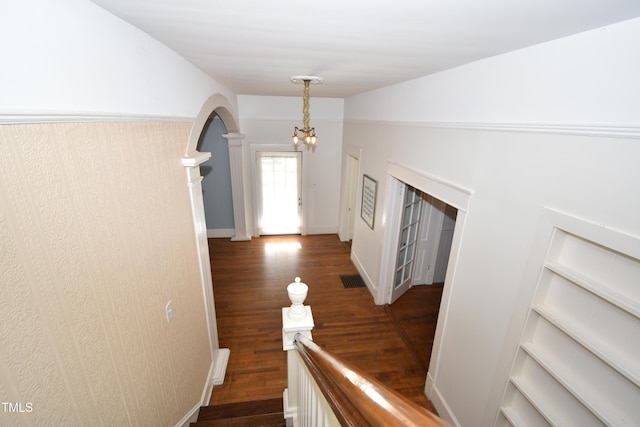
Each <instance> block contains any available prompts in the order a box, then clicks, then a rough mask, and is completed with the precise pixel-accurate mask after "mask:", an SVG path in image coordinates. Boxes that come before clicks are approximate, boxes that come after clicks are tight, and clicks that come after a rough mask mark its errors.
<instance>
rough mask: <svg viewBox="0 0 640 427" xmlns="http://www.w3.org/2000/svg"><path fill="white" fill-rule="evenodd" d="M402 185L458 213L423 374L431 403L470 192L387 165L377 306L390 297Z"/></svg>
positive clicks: (454, 185) (384, 302) (386, 302)
mask: <svg viewBox="0 0 640 427" xmlns="http://www.w3.org/2000/svg"><path fill="white" fill-rule="evenodd" d="M405 184H409V185H411V186H412V187H415V188H417V189H418V190H421V191H422V192H423V193H426V194H428V195H430V196H432V197H434V198H436V199H438V200H441V201H443V202H444V203H446V204H448V205H450V206H452V207H454V208H456V209H457V210H458V216H457V217H456V225H455V228H454V232H453V241H452V243H451V254H450V257H449V262H448V265H447V275H446V278H445V283H444V288H443V291H442V300H441V303H440V310H439V312H438V320H437V325H436V334H435V337H434V340H433V350H432V352H431V361H430V363H429V372H427V379H426V383H425V388H424V391H425V395H426V396H427V398H429V399H430V400H432V401H433V400H434V398H437V396H433V392H434V385H435V383H436V380H437V378H438V374H439V371H440V357H441V352H442V337H443V336H444V334H445V332H446V330H447V327H448V322H447V320H448V308H449V300H450V298H451V292H452V289H453V288H454V286H455V280H456V268H455V267H456V263H457V261H458V256H459V254H460V249H461V247H462V234H463V230H464V223H465V220H466V217H467V212H468V210H469V204H470V202H471V196H472V194H473V192H472V191H471V190H469V189H467V188H464V187H461V186H459V185H457V184H454V183H452V182H450V181H447V180H444V179H441V178H439V177H436V176H433V175H427V174H424V173H422V172H418V171H416V170H415V169H412V168H409V167H406V166H404V165H401V164H398V163H395V162H388V163H387V187H386V188H387V190H386V198H385V206H384V212H383V215H384V216H385V217H386V223H385V229H384V237H383V246H382V257H381V263H380V264H381V265H380V273H379V276H378V277H379V278H380V280H379V284H378V292H377V294H376V295H374V299H375V302H376V304H379V305H382V304H388V301H389V298H390V297H391V287H392V286H393V274H394V271H395V268H394V267H395V261H396V260H395V256H394V253H395V252H396V250H397V245H398V232H399V224H400V214H401V212H402V208H401V207H402V199H401V198H399V194H398V193H401V192H399V191H398V189H399V188H400V186H404V185H405ZM436 400H437V399H436Z"/></svg>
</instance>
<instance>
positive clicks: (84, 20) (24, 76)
mask: <svg viewBox="0 0 640 427" xmlns="http://www.w3.org/2000/svg"><path fill="white" fill-rule="evenodd" d="M0 52H2V67H0V93H2V97H0V117H1V116H5V117H4V118H2V120H10V119H11V117H6V116H22V120H25V119H27V117H25V116H28V115H36V116H61V115H65V116H70V115H80V116H87V115H97V116H103V115H104V116H114V115H115V116H131V115H132V116H156V117H158V116H160V117H175V118H181V119H183V118H188V119H192V118H194V117H195V116H196V115H197V114H198V112H199V109H200V107H201V106H202V104H203V102H204V101H205V100H206V99H207V98H208V97H209V96H210V95H212V94H213V93H221V94H223V95H225V96H226V98H227V99H229V100H230V102H232V103H234V105H235V95H234V94H233V93H232V92H230V91H229V90H228V89H226V88H225V87H224V86H222V85H220V84H218V83H217V82H216V81H214V80H213V79H211V78H210V77H209V76H207V75H206V74H204V73H203V72H202V71H200V70H199V69H197V68H196V67H194V66H193V65H192V64H191V63H189V62H188V61H186V60H185V59H184V58H182V57H180V56H179V55H178V54H177V53H175V52H174V51H172V50H170V49H169V48H167V47H166V46H164V45H162V44H160V43H159V42H158V41H156V40H155V39H153V38H151V37H149V36H148V35H147V34H145V33H143V32H142V31H140V30H138V29H136V28H134V27H132V26H131V25H129V24H128V23H126V22H124V21H122V20H120V19H119V18H116V17H114V16H113V15H111V14H110V13H109V12H107V11H105V10H103V9H101V8H99V7H98V6H96V5H95V4H94V3H91V2H89V1H86V0H56V1H55V2H52V1H47V0H23V1H9V2H6V1H5V2H2V4H1V5H0Z"/></svg>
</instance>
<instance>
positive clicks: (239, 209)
mask: <svg viewBox="0 0 640 427" xmlns="http://www.w3.org/2000/svg"><path fill="white" fill-rule="evenodd" d="M222 137H223V138H226V139H227V142H228V144H229V169H230V171H231V196H232V199H233V221H234V227H235V235H234V236H233V237H232V238H231V240H251V233H250V232H249V231H248V229H247V225H248V223H249V221H248V220H247V209H246V205H245V203H246V199H247V198H246V197H245V190H246V184H247V182H246V180H245V170H244V161H243V159H244V156H243V152H244V150H243V143H242V140H243V139H244V135H243V134H241V133H226V134H224V135H222Z"/></svg>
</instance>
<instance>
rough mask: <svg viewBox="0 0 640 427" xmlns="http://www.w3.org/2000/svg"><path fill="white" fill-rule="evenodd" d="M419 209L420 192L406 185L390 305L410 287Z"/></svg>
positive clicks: (420, 202) (420, 203) (420, 201)
mask: <svg viewBox="0 0 640 427" xmlns="http://www.w3.org/2000/svg"><path fill="white" fill-rule="evenodd" d="M421 207H422V192H421V191H420V190H418V189H416V188H413V187H411V186H409V185H406V186H405V189H404V202H403V206H402V222H401V224H400V236H399V241H398V254H397V257H396V270H395V278H394V281H393V290H392V291H391V302H392V303H393V302H394V301H395V300H397V299H398V298H400V296H401V295H402V294H403V293H405V292H406V291H407V290H408V289H409V288H410V287H411V272H412V269H413V259H414V255H415V252H416V247H417V239H418V228H419V227H420V209H421Z"/></svg>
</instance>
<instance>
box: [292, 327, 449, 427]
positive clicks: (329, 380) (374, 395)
mask: <svg viewBox="0 0 640 427" xmlns="http://www.w3.org/2000/svg"><path fill="white" fill-rule="evenodd" d="M293 344H294V347H295V348H296V350H297V351H298V353H299V354H300V356H301V357H302V360H304V362H305V365H306V366H307V368H308V369H309V371H310V372H311V375H313V377H314V379H316V382H317V383H318V386H319V387H320V389H321V390H322V392H323V394H324V396H325V398H326V399H327V401H328V402H329V405H331V407H332V409H333V410H334V413H335V414H336V417H337V418H338V420H339V421H340V423H341V424H342V425H343V426H380V427H390V426H402V427H425V426H426V427H448V426H449V424H448V423H446V422H445V421H444V420H442V419H440V418H439V417H438V416H437V415H435V414H433V413H431V412H429V411H428V410H427V409H425V408H423V407H421V406H419V405H417V404H415V403H413V402H411V401H410V400H407V399H406V398H405V397H403V396H402V395H400V394H399V393H397V392H396V391H394V390H391V389H390V388H388V387H387V386H385V385H384V384H382V383H381V382H379V381H378V380H376V379H375V378H371V377H370V376H368V375H366V374H364V373H362V372H360V371H358V370H357V369H356V368H353V367H350V366H347V365H346V363H345V362H343V361H341V360H339V359H338V358H337V357H335V356H333V355H331V354H330V353H328V352H326V351H324V350H322V349H321V348H320V347H319V346H318V345H316V344H315V343H314V342H313V341H311V340H309V339H307V338H305V337H303V336H302V335H300V334H296V336H295V339H294V342H293Z"/></svg>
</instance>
